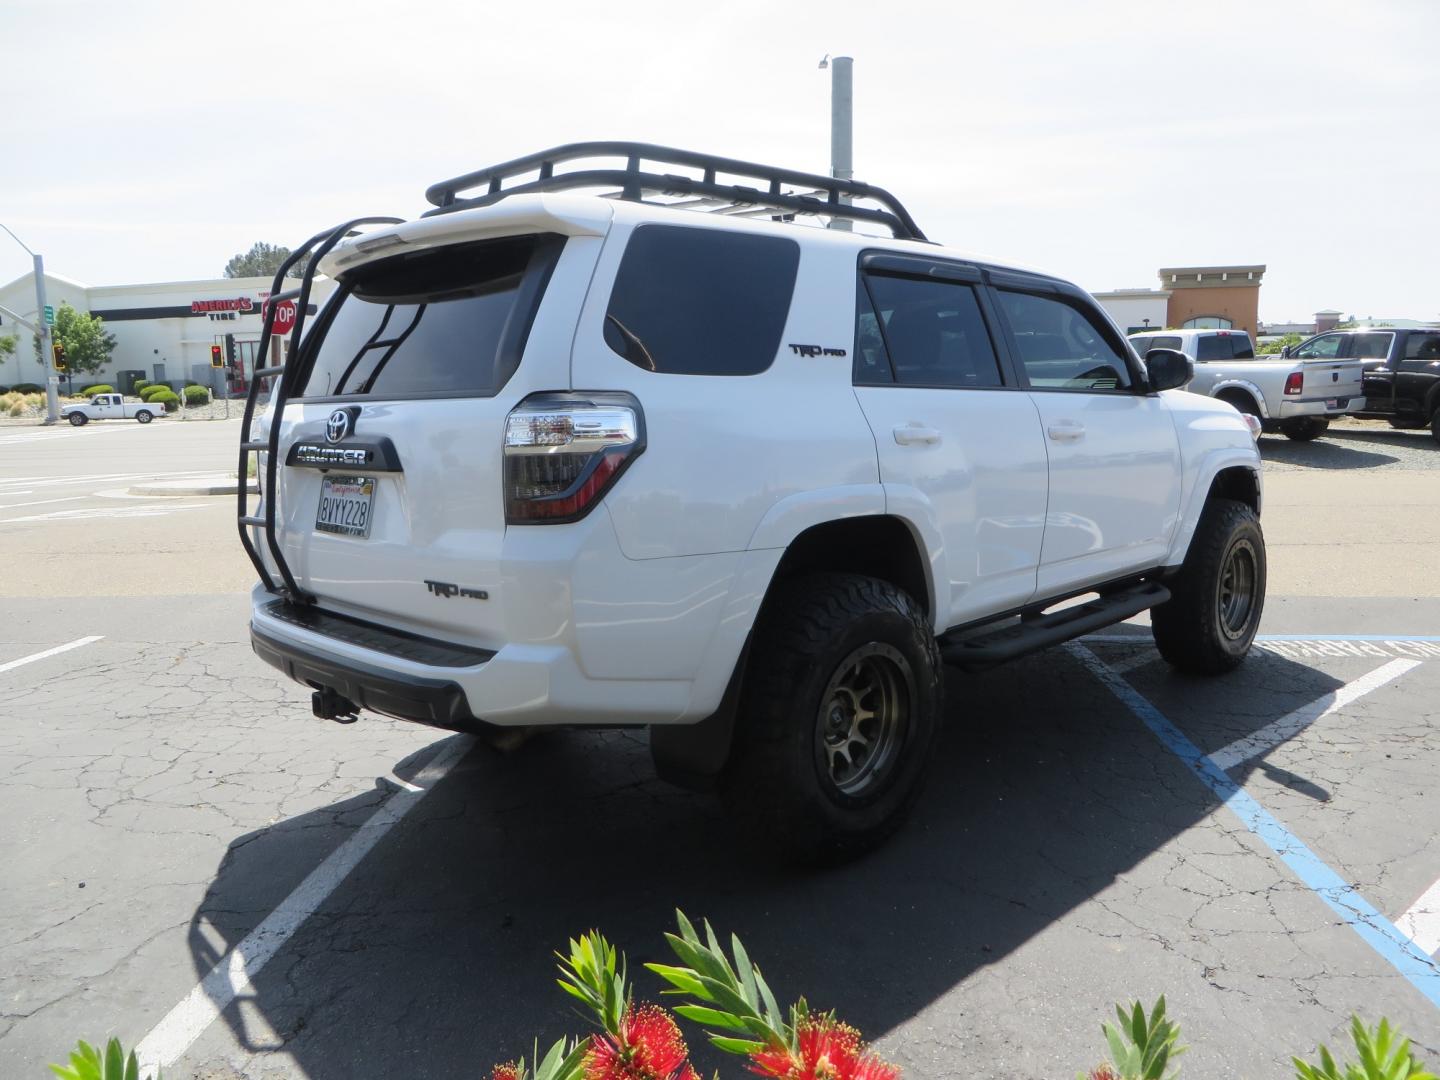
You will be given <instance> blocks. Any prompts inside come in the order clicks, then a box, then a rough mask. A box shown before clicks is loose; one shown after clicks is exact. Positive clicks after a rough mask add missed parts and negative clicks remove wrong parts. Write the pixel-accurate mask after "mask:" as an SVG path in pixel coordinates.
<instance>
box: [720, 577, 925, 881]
mask: <svg viewBox="0 0 1440 1080" xmlns="http://www.w3.org/2000/svg"><path fill="white" fill-rule="evenodd" d="M940 677H941V666H940V654H939V650H938V649H937V647H936V644H935V636H934V633H933V631H932V629H931V627H930V623H929V620H928V619H927V618H926V617H925V614H924V612H923V611H922V610H921V608H920V605H919V604H917V603H916V602H915V600H914V599H913V598H912V597H911V596H910V595H909V594H908V593H906V592H904V591H903V590H901V589H899V588H896V587H895V586H894V585H891V584H890V583H889V582H886V581H880V580H878V579H876V578H869V577H862V576H860V575H857V574H820V575H815V576H813V577H806V578H800V579H797V580H796V581H794V582H791V583H789V584H786V585H784V586H783V587H782V588H781V589H780V590H779V592H778V594H777V595H774V596H772V597H770V599H769V600H768V601H767V603H766V612H765V614H764V616H763V617H762V621H761V623H760V625H759V626H758V627H757V630H756V636H755V640H754V642H753V644H752V648H751V652H750V661H749V668H748V670H747V672H746V676H745V684H744V687H743V689H742V692H741V699H740V714H739V716H738V719H737V724H736V732H735V743H734V746H733V747H732V750H731V756H730V761H731V764H730V766H729V768H728V770H727V774H726V776H725V778H724V784H723V787H722V794H723V796H724V798H725V801H726V804H727V806H728V808H729V809H730V811H731V812H732V813H733V814H734V815H735V816H736V817H737V818H739V819H740V820H741V821H742V822H743V823H745V824H747V825H749V826H750V827H751V829H752V831H753V832H754V834H755V835H756V836H757V838H759V839H760V840H761V841H762V842H764V843H765V844H766V845H767V846H770V847H773V848H778V849H779V850H780V852H781V853H782V854H783V855H785V856H788V857H789V858H791V859H793V860H796V861H800V862H806V863H834V862H841V861H844V860H846V859H850V858H854V857H855V856H857V855H860V854H862V853H864V852H865V851H868V850H870V849H871V848H873V847H875V846H877V845H878V844H879V843H880V842H881V841H883V840H884V839H885V838H886V837H887V836H889V835H890V834H891V833H892V832H893V831H894V830H895V829H896V828H897V827H898V826H899V825H900V823H901V822H902V821H903V820H904V818H905V816H906V814H907V813H908V812H909V810H910V808H911V806H912V805H913V804H914V802H915V799H916V797H917V796H918V795H919V793H920V788H921V783H922V781H923V779H924V774H925V768H926V765H927V764H928V762H929V759H930V757H931V750H932V748H933V746H934V742H935V733H936V730H937V727H938V717H939V713H940Z"/></svg>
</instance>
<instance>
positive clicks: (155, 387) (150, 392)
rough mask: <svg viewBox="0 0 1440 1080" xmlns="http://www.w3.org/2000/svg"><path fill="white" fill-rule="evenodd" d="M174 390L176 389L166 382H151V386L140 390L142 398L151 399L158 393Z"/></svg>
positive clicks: (142, 399) (167, 392) (170, 392)
mask: <svg viewBox="0 0 1440 1080" xmlns="http://www.w3.org/2000/svg"><path fill="white" fill-rule="evenodd" d="M174 392H175V391H173V390H171V389H170V387H168V386H166V385H165V384H164V383H151V384H150V385H149V386H147V387H145V389H144V390H141V391H140V400H141V401H149V400H150V399H151V398H153V397H154V396H155V395H156V394H173V393H174Z"/></svg>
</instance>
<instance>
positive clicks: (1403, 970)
mask: <svg viewBox="0 0 1440 1080" xmlns="http://www.w3.org/2000/svg"><path fill="white" fill-rule="evenodd" d="M1301 640H1312V641H1313V640H1315V639H1314V638H1309V639H1301ZM1361 640H1364V639H1361ZM1378 640H1382V641H1397V640H1401V639H1399V638H1380V639H1378ZM1066 647H1067V648H1068V649H1069V651H1070V653H1071V654H1072V655H1073V656H1075V657H1076V658H1077V659H1078V660H1079V661H1080V662H1081V663H1082V664H1084V665H1085V667H1086V668H1087V669H1088V670H1089V671H1090V672H1091V673H1092V674H1093V675H1094V676H1095V677H1096V678H1097V679H1099V680H1100V681H1101V682H1102V683H1104V684H1105V687H1106V689H1108V690H1109V691H1110V692H1111V693H1112V694H1114V695H1115V696H1116V697H1117V698H1119V699H1120V701H1121V703H1122V704H1124V705H1125V707H1126V708H1128V709H1129V710H1130V711H1131V712H1132V713H1134V714H1135V716H1136V717H1138V718H1139V720H1140V721H1141V722H1142V723H1143V724H1144V725H1145V726H1146V727H1148V728H1149V729H1150V731H1151V732H1152V733H1153V734H1154V735H1155V737H1156V738H1157V739H1159V740H1160V741H1161V742H1162V743H1164V744H1165V747H1166V748H1167V749H1168V750H1170V751H1171V753H1173V754H1174V755H1175V756H1176V757H1178V758H1179V759H1180V760H1181V761H1182V762H1184V763H1185V765H1186V767H1187V768H1189V770H1190V771H1191V772H1193V773H1194V774H1195V775H1196V776H1197V777H1198V778H1199V779H1200V781H1201V782H1202V783H1203V784H1205V786H1206V787H1208V788H1209V789H1210V790H1211V791H1213V792H1214V793H1215V796H1216V798H1218V799H1219V800H1220V801H1221V802H1222V803H1224V805H1225V807H1226V809H1228V810H1229V811H1230V812H1231V813H1233V814H1234V815H1235V816H1236V817H1238V818H1239V819H1240V821H1241V823H1242V824H1243V825H1244V826H1245V827H1246V828H1247V829H1249V830H1250V831H1251V832H1252V833H1254V834H1255V835H1256V836H1258V837H1259V838H1260V839H1261V841H1263V842H1264V843H1265V845H1266V846H1267V847H1269V848H1270V850H1271V851H1273V852H1275V854H1276V855H1278V856H1280V859H1281V861H1283V862H1284V863H1285V865H1286V866H1288V867H1290V869H1291V870H1293V871H1294V872H1295V874H1296V876H1297V877H1299V878H1300V880H1301V881H1303V882H1304V883H1305V884H1306V885H1307V886H1309V888H1310V890H1311V891H1312V892H1313V893H1315V895H1316V896H1318V897H1319V898H1320V899H1321V900H1323V901H1324V902H1325V903H1326V904H1327V905H1328V906H1329V908H1330V909H1331V910H1332V911H1334V912H1335V913H1336V914H1337V915H1339V916H1340V918H1341V919H1343V920H1344V921H1345V922H1346V923H1347V924H1348V925H1349V927H1350V929H1352V930H1354V931H1355V933H1357V934H1359V935H1360V937H1361V938H1362V939H1363V940H1364V941H1365V943H1366V944H1367V945H1369V946H1370V947H1371V948H1372V949H1374V950H1375V951H1376V952H1377V953H1379V954H1380V956H1381V957H1383V958H1384V960H1385V961H1386V962H1387V963H1388V964H1390V966H1391V967H1393V968H1394V969H1395V970H1396V971H1398V972H1399V973H1400V974H1401V975H1403V976H1404V977H1405V978H1406V979H1407V980H1408V981H1409V983H1410V985H1411V986H1413V987H1415V989H1416V990H1419V991H1420V993H1421V994H1422V995H1424V997H1425V998H1426V1000H1428V1001H1429V1002H1430V1004H1432V1005H1434V1006H1435V1007H1436V1008H1437V1009H1440V964H1437V963H1436V962H1435V961H1434V960H1432V959H1431V958H1430V957H1429V956H1427V955H1425V954H1424V953H1423V952H1421V951H1420V949H1419V947H1418V946H1416V944H1415V943H1414V942H1413V941H1411V940H1410V939H1409V938H1407V937H1406V936H1405V935H1404V934H1402V933H1401V932H1400V931H1399V929H1398V928H1397V927H1396V926H1395V924H1394V923H1392V922H1391V921H1390V920H1389V919H1387V918H1386V917H1385V916H1384V915H1383V914H1381V913H1380V912H1379V911H1377V910H1376V909H1375V908H1374V907H1372V906H1371V904H1370V903H1369V901H1367V900H1366V899H1365V898H1364V897H1363V896H1361V895H1360V894H1359V893H1358V892H1356V891H1355V888H1354V886H1352V885H1349V884H1347V883H1346V882H1345V881H1344V880H1342V879H1341V877H1340V875H1339V874H1337V873H1335V871H1334V870H1331V869H1330V867H1329V866H1327V865H1326V864H1325V863H1324V861H1323V860H1321V858H1320V857H1319V856H1318V855H1316V854H1315V853H1314V852H1313V851H1311V850H1310V849H1309V848H1308V847H1306V846H1305V844H1304V842H1302V841H1301V840H1300V838H1299V837H1298V836H1296V835H1295V834H1294V833H1292V832H1291V831H1290V830H1289V829H1287V828H1285V826H1284V825H1282V824H1280V822H1279V821H1278V820H1277V819H1276V818H1275V817H1274V815H1272V814H1271V813H1270V812H1269V811H1268V810H1266V809H1265V808H1264V807H1263V806H1261V805H1260V804H1259V803H1258V802H1256V801H1255V800H1254V799H1253V798H1251V797H1250V796H1249V795H1248V794H1246V793H1245V792H1244V791H1243V790H1241V788H1240V786H1239V785H1238V784H1236V783H1235V781H1234V780H1231V779H1230V777H1229V776H1227V775H1226V774H1225V771H1224V770H1223V769H1221V768H1220V767H1219V766H1218V765H1216V764H1215V762H1213V761H1211V760H1210V758H1208V757H1207V756H1206V755H1205V754H1204V753H1202V752H1201V750H1200V748H1199V747H1197V746H1196V745H1195V744H1194V743H1193V742H1191V741H1190V740H1189V738H1187V737H1186V735H1185V734H1184V732H1182V731H1181V730H1180V729H1179V728H1177V727H1176V726H1175V725H1174V724H1172V723H1171V722H1170V721H1169V720H1168V719H1166V717H1165V715H1164V714H1163V713H1161V712H1160V710H1159V709H1157V708H1155V706H1154V705H1152V704H1150V702H1149V701H1147V700H1146V699H1145V698H1144V696H1142V695H1141V694H1140V693H1139V692H1138V691H1137V690H1136V689H1135V688H1134V687H1132V686H1131V685H1130V684H1129V683H1128V682H1126V681H1125V680H1124V679H1122V678H1121V677H1120V676H1119V675H1116V674H1115V673H1114V672H1113V671H1111V670H1110V669H1109V668H1108V667H1106V666H1105V664H1104V662H1103V661H1101V660H1100V658H1099V657H1097V656H1096V655H1095V654H1094V653H1092V652H1091V651H1090V650H1089V649H1087V648H1085V646H1083V645H1076V644H1073V643H1072V644H1070V645H1068V646H1066Z"/></svg>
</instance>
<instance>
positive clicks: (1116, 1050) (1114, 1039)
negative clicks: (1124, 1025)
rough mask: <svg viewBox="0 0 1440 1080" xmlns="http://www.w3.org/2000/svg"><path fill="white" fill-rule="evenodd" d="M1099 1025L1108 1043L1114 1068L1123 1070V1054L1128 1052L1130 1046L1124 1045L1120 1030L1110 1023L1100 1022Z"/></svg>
mask: <svg viewBox="0 0 1440 1080" xmlns="http://www.w3.org/2000/svg"><path fill="white" fill-rule="evenodd" d="M1100 1027H1101V1030H1102V1031H1104V1032H1105V1041H1106V1042H1107V1043H1109V1044H1110V1059H1111V1061H1112V1062H1113V1063H1114V1065H1115V1067H1116V1068H1119V1069H1121V1071H1122V1072H1123V1071H1124V1069H1123V1065H1124V1062H1125V1056H1126V1055H1127V1054H1128V1053H1129V1050H1130V1048H1129V1047H1128V1046H1126V1045H1125V1039H1124V1036H1122V1035H1121V1034H1120V1032H1119V1031H1118V1030H1117V1029H1116V1028H1115V1027H1113V1026H1112V1025H1110V1024H1102V1025H1100Z"/></svg>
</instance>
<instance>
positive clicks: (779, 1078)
mask: <svg viewBox="0 0 1440 1080" xmlns="http://www.w3.org/2000/svg"><path fill="white" fill-rule="evenodd" d="M795 1034H796V1036H797V1041H798V1042H799V1044H800V1048H799V1051H798V1052H797V1053H795V1054H792V1053H790V1051H789V1050H786V1049H784V1048H779V1049H773V1048H772V1049H766V1050H760V1051H758V1052H756V1053H754V1054H752V1055H750V1071H751V1072H753V1073H757V1074H758V1075H760V1076H769V1077H774V1078H775V1080H898V1078H899V1076H900V1070H899V1069H898V1068H896V1067H895V1066H894V1065H890V1064H887V1063H886V1062H884V1061H881V1060H880V1059H879V1058H878V1057H876V1056H875V1055H874V1054H869V1053H866V1052H865V1046H864V1043H862V1042H861V1041H860V1032H858V1031H856V1030H855V1029H854V1028H853V1027H851V1026H850V1025H849V1024H842V1023H840V1021H838V1020H836V1019H835V1018H834V1017H831V1016H809V1017H806V1018H805V1019H804V1020H802V1021H800V1025H799V1026H798V1027H797V1028H796V1031H795Z"/></svg>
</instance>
